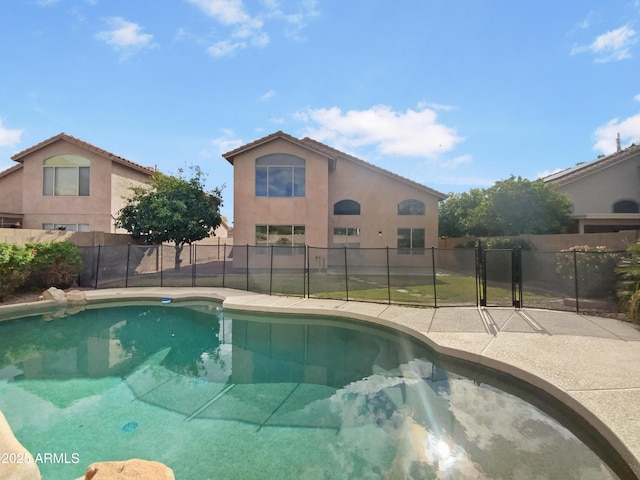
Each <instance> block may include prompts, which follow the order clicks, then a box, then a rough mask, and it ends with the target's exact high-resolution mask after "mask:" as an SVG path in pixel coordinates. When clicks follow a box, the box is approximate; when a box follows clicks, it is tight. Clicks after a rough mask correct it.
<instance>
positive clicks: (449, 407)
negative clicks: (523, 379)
mask: <svg viewBox="0 0 640 480" xmlns="http://www.w3.org/2000/svg"><path fill="white" fill-rule="evenodd" d="M96 307H97V306H95V305H91V306H90V308H87V309H85V310H82V311H80V312H78V313H77V314H75V315H72V316H67V317H65V318H56V319H55V320H53V321H49V320H50V318H49V316H47V315H42V316H37V317H30V318H23V319H20V320H17V321H10V322H4V323H0V410H1V411H3V412H4V414H5V416H6V417H7V420H8V421H9V423H10V425H11V427H12V428H13V431H14V433H15V435H16V437H17V438H18V439H19V440H20V441H21V442H22V444H23V445H24V446H25V447H26V448H27V449H29V451H31V452H32V454H34V455H37V454H38V453H41V454H44V453H47V452H48V453H55V454H58V455H60V456H59V457H57V458H59V459H60V458H62V457H61V455H62V454H66V456H65V457H64V458H65V459H66V460H68V461H65V462H56V463H41V464H39V468H40V470H41V472H42V474H43V476H44V478H45V479H48V478H52V479H55V478H76V477H79V476H81V475H82V474H83V473H84V470H85V468H86V466H87V465H88V464H90V463H92V462H94V461H104V460H123V459H128V458H133V457H137V458H143V459H150V460H157V461H160V462H163V463H165V464H167V465H168V466H170V467H171V468H172V469H173V470H174V472H175V475H176V478H178V479H191V478H202V479H206V478H212V479H213V478H216V479H220V478H279V479H285V478H296V479H299V478H309V479H315V478H318V479H324V478H354V479H361V478H445V479H446V478H451V479H464V478H516V479H517V478H523V479H525V478H540V479H543V478H550V479H551V478H563V479H565V478H566V479H570V478H576V479H589V478H593V479H606V478H618V476H616V475H615V474H614V473H613V472H612V470H611V469H610V468H609V467H608V466H607V465H606V464H605V463H604V462H603V461H602V460H601V459H600V458H599V457H598V455H596V454H595V453H594V452H593V451H592V450H591V449H590V448H588V447H587V446H586V445H585V444H584V443H583V442H582V441H581V440H580V439H579V438H578V437H580V438H582V439H585V441H587V442H588V443H591V441H590V440H589V439H590V438H592V436H591V433H589V431H588V430H587V431H586V433H585V431H584V430H582V429H580V428H578V427H579V426H578V425H576V424H574V423H573V420H575V419H573V420H572V421H570V422H569V423H567V424H568V425H571V429H569V428H567V427H565V426H563V425H562V424H561V423H560V422H559V421H557V420H554V418H553V417H552V416H550V415H548V414H547V413H545V411H547V412H552V413H554V414H558V415H564V414H566V413H567V412H566V411H564V410H563V409H562V408H561V407H560V406H558V405H553V404H552V402H551V403H548V402H544V401H540V399H539V396H537V394H538V393H539V392H535V393H536V395H533V396H532V397H531V399H532V401H533V402H534V403H536V404H537V405H538V406H533V405H532V404H530V403H528V402H526V401H524V400H522V399H521V398H519V396H518V395H520V396H525V397H526V396H527V391H528V390H530V389H529V388H528V387H527V386H526V385H525V384H521V383H519V382H514V381H513V380H512V379H507V381H502V380H501V378H500V375H498V374H496V373H495V372H491V371H488V370H486V369H485V370H480V369H478V368H477V367H474V366H473V365H470V364H467V363H463V362H459V361H453V360H451V359H446V358H441V357H439V356H438V355H436V354H435V353H434V352H433V351H432V350H430V349H429V348H428V347H426V346H425V345H423V344H422V343H420V342H418V341H417V340H415V339H412V338H410V337H408V336H405V335H402V334H398V333H397V332H395V331H392V330H390V329H386V328H382V327H378V326H373V325H370V324H366V323H362V322H356V321H347V320H345V319H334V318H330V317H317V316H314V317H311V316H309V317H290V316H267V315H258V314H246V313H240V312H226V311H222V310H221V309H220V305H219V304H216V303H209V302H203V301H189V302H186V301H185V302H173V303H171V304H168V305H162V304H161V303H160V301H159V300H156V301H154V302H150V303H140V302H138V303H132V304H128V305H118V306H116V305H114V304H104V305H101V306H99V308H96ZM509 392H511V393H509ZM514 393H517V394H518V395H515V394H514ZM533 399H537V400H533ZM563 422H564V420H563ZM599 453H600V452H599ZM75 459H78V461H77V462H75V463H74V460H75Z"/></svg>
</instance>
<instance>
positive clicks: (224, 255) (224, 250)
mask: <svg viewBox="0 0 640 480" xmlns="http://www.w3.org/2000/svg"><path fill="white" fill-rule="evenodd" d="M218 259H220V249H218ZM226 269H227V244H226V243H225V244H224V246H223V247H222V288H224V274H225V271H226Z"/></svg>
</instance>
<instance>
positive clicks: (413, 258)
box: [224, 132, 443, 269]
mask: <svg viewBox="0 0 640 480" xmlns="http://www.w3.org/2000/svg"><path fill="white" fill-rule="evenodd" d="M269 154H289V155H294V156H296V157H299V158H303V159H304V160H305V196H304V197H284V198H281V197H279V198H275V197H262V196H260V197H258V196H256V192H255V190H256V188H255V174H256V160H257V159H258V158H260V157H263V156H265V155H269ZM224 157H225V158H227V159H230V160H231V161H232V163H233V165H234V206H235V210H234V230H233V235H234V244H235V248H234V262H233V263H234V267H239V268H244V266H245V265H246V259H247V250H246V248H245V249H243V247H244V246H246V245H250V246H253V245H256V226H257V225H304V226H305V240H304V243H305V244H306V245H308V246H309V247H311V250H310V251H309V258H308V259H307V261H308V262H309V267H310V268H312V269H315V268H319V269H323V268H326V267H328V266H330V265H334V264H338V263H341V262H342V261H343V260H341V258H343V257H344V254H343V253H340V251H339V250H331V251H327V250H326V249H327V248H330V247H344V246H345V244H344V243H342V242H344V240H345V238H344V237H342V238H341V239H340V240H342V241H338V239H335V240H336V241H334V235H333V232H334V228H337V227H353V228H359V229H360V236H359V237H356V238H353V239H351V238H349V239H348V241H349V243H358V244H359V246H360V250H358V249H351V251H350V253H349V255H352V256H360V257H362V256H363V255H367V258H366V259H365V258H364V257H362V258H360V259H359V260H357V261H359V262H361V263H363V265H364V264H368V263H369V260H371V261H373V262H378V261H381V260H380V259H377V258H376V259H375V260H374V259H373V257H371V255H373V256H375V255H378V256H380V258H382V257H385V253H384V252H377V253H376V252H365V249H371V248H380V249H384V248H385V247H391V248H392V249H395V248H396V247H397V244H398V228H420V229H424V231H425V247H427V248H429V247H431V246H432V245H433V246H435V245H437V240H438V200H439V199H440V198H443V195H442V194H440V193H438V192H435V191H433V190H430V189H428V188H427V187H424V186H422V185H419V184H416V183H414V182H412V181H410V180H407V179H404V178H402V177H400V176H397V175H395V174H393V173H391V172H387V171H385V170H382V169H380V168H378V167H375V166H374V165H371V164H368V163H366V162H364V161H362V160H359V159H357V158H354V157H350V156H349V155H347V154H344V153H342V152H339V151H337V150H335V149H332V148H331V147H328V146H326V145H323V144H320V143H318V142H315V141H313V140H311V139H303V140H298V139H296V138H294V137H291V136H289V135H287V134H284V133H283V132H277V133H275V134H273V135H270V136H269V137H265V138H263V139H260V140H258V141H256V142H254V143H253V144H248V145H246V146H244V147H240V148H239V149H236V150H234V151H233V152H229V153H227V154H225V155H224ZM411 199H413V200H419V201H421V202H423V203H424V204H425V214H424V215H398V203H400V202H402V201H404V200H411ZM341 200H354V201H356V202H358V203H359V204H360V207H361V208H360V215H334V213H333V212H334V204H335V203H336V202H339V201H341ZM314 249H317V250H314ZM345 253H346V252H345ZM400 253H401V254H398V255H397V256H398V259H397V263H398V264H403V265H405V264H406V266H415V265H416V264H422V263H425V262H427V261H430V260H429V259H430V256H429V255H422V252H421V251H420V252H417V251H414V252H413V254H408V252H406V251H403V252H400ZM340 255H342V257H341V256H340ZM391 255H394V256H395V255H396V253H395V250H394V251H393V252H391ZM427 257H429V258H427ZM385 258H386V257H385ZM304 260H305V257H304V256H303V255H302V254H296V253H295V252H294V253H293V254H289V255H283V254H282V253H280V254H278V252H276V253H275V254H274V256H273V258H271V255H270V251H269V250H268V249H264V248H260V249H255V250H253V249H250V250H249V264H250V267H251V268H252V269H254V268H258V269H259V268H270V265H271V263H272V262H273V265H274V266H275V268H288V267H290V268H302V267H303V266H304V265H303V264H302V262H304Z"/></svg>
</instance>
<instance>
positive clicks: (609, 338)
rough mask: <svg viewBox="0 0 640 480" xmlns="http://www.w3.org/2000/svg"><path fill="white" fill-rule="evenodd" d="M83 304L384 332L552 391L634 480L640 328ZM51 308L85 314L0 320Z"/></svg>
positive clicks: (571, 321) (362, 311)
mask: <svg viewBox="0 0 640 480" xmlns="http://www.w3.org/2000/svg"><path fill="white" fill-rule="evenodd" d="M84 297H85V298H86V301H87V303H88V304H92V303H100V302H105V301H109V302H111V301H118V300H120V301H132V300H140V299H156V298H160V299H161V298H172V299H175V300H179V299H181V300H186V299H206V300H217V301H220V302H222V306H223V308H225V309H229V310H238V311H248V312H267V313H284V314H304V315H325V316H327V315H329V316H332V317H342V318H351V319H356V320H361V321H365V322H370V323H374V324H378V325H383V326H386V327H391V328H394V329H396V330H399V331H401V332H403V333H406V334H408V335H411V336H412V337H414V338H416V339H418V340H420V341H422V342H424V343H425V344H427V345H428V346H429V347H431V348H432V349H434V350H435V351H436V352H438V353H440V354H443V355H447V356H451V357H454V358H459V359H462V360H467V361H471V362H473V363H477V364H480V365H484V366H486V367H489V368H493V369H495V370H498V371H501V372H504V373H507V374H510V375H513V376H514V377H516V378H518V379H520V380H523V381H525V382H527V383H529V384H531V385H533V386H534V387H537V388H540V389H542V390H544V391H545V392H547V393H549V394H550V395H552V396H553V397H554V398H556V399H558V400H559V401H561V402H562V403H563V404H565V405H567V406H568V407H570V408H571V409H572V410H573V411H575V412H576V413H578V414H579V415H580V416H582V417H583V418H584V419H585V420H586V421H588V422H589V423H590V424H591V425H592V426H593V427H594V428H595V429H596V430H597V431H598V432H599V433H600V434H601V435H602V436H603V437H604V438H605V439H606V440H607V441H608V442H609V443H610V444H611V445H612V446H613V447H614V448H615V449H616V450H617V451H618V453H619V454H620V455H621V456H622V458H623V459H624V460H625V462H627V464H628V465H629V466H630V467H631V469H632V470H633V472H634V473H635V475H636V476H637V477H638V478H640V368H638V367H640V328H639V327H638V326H636V325H632V324H628V323H624V322H621V321H619V320H615V319H609V318H600V317H593V316H588V315H580V314H577V313H569V312H560V311H552V310H542V309H527V308H525V309H522V310H514V309H513V308H499V307H495V308H481V309H479V308H476V307H451V308H450V307H444V308H442V307H441V308H437V309H435V308H417V307H410V306H400V305H393V304H392V305H388V304H377V303H367V302H355V301H343V300H325V299H315V298H302V297H288V296H279V295H271V296H270V295H266V294H259V293H254V292H247V291H244V290H234V289H229V288H199V287H195V288H194V287H183V288H176V287H153V288H149V287H132V288H122V289H118V288H114V289H104V290H87V291H84ZM56 306H58V307H59V308H60V309H62V310H64V311H68V310H73V309H78V308H82V306H78V305H77V304H75V303H69V304H63V305H60V304H56V302H53V301H46V300H44V301H39V302H31V303H25V304H13V305H6V306H0V314H4V315H7V314H11V313H16V314H19V313H20V314H21V313H23V312H24V310H30V311H31V312H34V314H38V313H41V312H42V311H45V310H50V309H51V308H52V307H56ZM34 307H35V310H34ZM634 367H635V368H634Z"/></svg>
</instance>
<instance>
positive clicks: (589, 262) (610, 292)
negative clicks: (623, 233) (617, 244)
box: [556, 245, 620, 298]
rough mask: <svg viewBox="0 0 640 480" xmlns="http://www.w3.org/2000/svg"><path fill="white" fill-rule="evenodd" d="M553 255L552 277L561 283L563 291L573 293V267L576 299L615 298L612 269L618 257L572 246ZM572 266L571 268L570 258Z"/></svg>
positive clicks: (604, 251)
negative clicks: (557, 278)
mask: <svg viewBox="0 0 640 480" xmlns="http://www.w3.org/2000/svg"><path fill="white" fill-rule="evenodd" d="M562 252H563V253H559V254H557V259H556V273H558V274H559V275H560V276H561V277H562V278H563V279H564V281H565V283H566V287H567V291H574V290H575V277H576V266H577V273H578V295H579V296H581V297H589V298H605V297H611V296H614V295H615V291H616V280H617V275H616V267H617V266H618V261H619V259H620V256H619V255H618V254H617V253H614V252H610V251H609V250H608V249H607V247H603V246H597V247H592V246H589V245H575V246H573V247H570V248H569V249H567V250H562ZM573 252H576V254H575V265H574V254H573Z"/></svg>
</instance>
